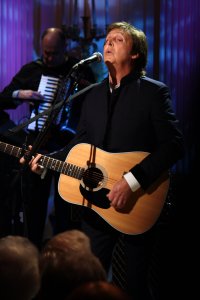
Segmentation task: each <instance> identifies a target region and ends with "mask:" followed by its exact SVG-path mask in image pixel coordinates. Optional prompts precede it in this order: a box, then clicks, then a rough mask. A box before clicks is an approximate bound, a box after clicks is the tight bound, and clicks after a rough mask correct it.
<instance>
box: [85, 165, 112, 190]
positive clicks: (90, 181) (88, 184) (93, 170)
mask: <svg viewBox="0 0 200 300" xmlns="http://www.w3.org/2000/svg"><path fill="white" fill-rule="evenodd" d="M84 169H85V171H84V173H83V176H82V179H81V182H80V184H81V186H82V187H83V188H84V189H86V190H87V191H94V192H96V191H99V190H100V189H102V188H105V187H106V184H107V181H108V174H107V172H106V170H105V169H104V168H103V167H102V166H100V165H98V164H93V163H91V164H90V165H87V166H85V167H84Z"/></svg>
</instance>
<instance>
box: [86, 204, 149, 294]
mask: <svg viewBox="0 0 200 300" xmlns="http://www.w3.org/2000/svg"><path fill="white" fill-rule="evenodd" d="M82 229H83V231H84V232H85V233H86V234H87V235H88V236H89V237H90V239H91V244H92V250H93V252H94V254H95V255H97V257H99V259H100V261H101V262H102V264H103V266H104V267H105V269H106V271H107V272H108V271H109V269H110V266H111V262H112V261H113V260H112V258H113V255H115V254H114V253H115V250H116V248H115V247H116V245H117V242H118V240H119V238H123V247H124V249H123V256H124V257H123V259H124V268H125V270H124V271H125V272H124V276H125V287H124V289H125V290H126V292H127V293H128V294H129V295H130V296H131V297H132V298H133V299H135V300H150V299H153V298H152V297H151V289H150V287H149V267H150V259H151V255H152V246H153V244H154V243H153V241H154V233H153V231H149V232H148V233H145V234H141V235H136V236H132V235H123V236H122V234H121V233H119V232H117V231H116V230H114V229H113V228H112V227H111V226H110V225H108V224H107V223H105V222H104V221H103V219H101V218H100V217H99V216H98V215H97V214H96V213H95V212H93V211H91V210H90V211H89V209H88V211H87V212H85V213H84V221H83V224H82ZM122 273H123V272H122Z"/></svg>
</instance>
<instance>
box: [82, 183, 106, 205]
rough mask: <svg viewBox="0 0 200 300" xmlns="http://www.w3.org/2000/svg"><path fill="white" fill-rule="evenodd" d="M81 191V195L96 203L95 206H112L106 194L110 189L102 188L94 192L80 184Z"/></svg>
mask: <svg viewBox="0 0 200 300" xmlns="http://www.w3.org/2000/svg"><path fill="white" fill-rule="evenodd" d="M80 192H81V195H82V196H83V197H84V198H85V199H87V200H88V202H90V203H91V204H94V205H95V206H97V207H100V208H110V201H109V200H108V198H107V197H106V195H107V194H108V193H109V190H108V189H106V188H103V189H101V190H98V191H95V192H93V191H89V190H86V189H85V188H84V187H83V186H82V185H80Z"/></svg>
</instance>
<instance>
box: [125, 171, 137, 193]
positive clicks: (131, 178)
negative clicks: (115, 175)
mask: <svg viewBox="0 0 200 300" xmlns="http://www.w3.org/2000/svg"><path fill="white" fill-rule="evenodd" d="M124 178H125V179H126V181H127V183H128V185H129V186H130V188H131V190H132V192H135V191H136V190H138V189H139V188H140V184H139V182H138V181H137V179H136V178H135V176H133V174H132V173H131V172H128V173H126V174H125V175H124Z"/></svg>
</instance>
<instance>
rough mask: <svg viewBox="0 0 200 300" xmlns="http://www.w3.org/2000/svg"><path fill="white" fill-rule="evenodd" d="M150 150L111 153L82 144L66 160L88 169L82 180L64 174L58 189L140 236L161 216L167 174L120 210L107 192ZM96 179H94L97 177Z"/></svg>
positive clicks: (122, 229) (118, 228)
mask: <svg viewBox="0 0 200 300" xmlns="http://www.w3.org/2000/svg"><path fill="white" fill-rule="evenodd" d="M147 155H149V153H148V152H137V151H136V152H125V153H109V152H106V151H103V150H101V149H99V148H96V147H94V146H92V145H90V144H84V143H83V144H78V145H76V146H75V147H73V148H72V149H71V151H70V152H69V154H68V156H67V158H66V163H67V164H72V165H76V166H78V167H81V168H84V169H85V175H84V176H83V179H82V180H77V179H76V178H73V177H71V176H66V175H64V174H60V178H59V182H58V191H59V194H60V196H61V197H62V198H63V199H64V200H65V201H67V202H69V203H72V204H77V205H81V206H85V207H88V208H89V209H92V210H93V211H95V212H96V213H97V214H98V215H99V216H100V217H102V218H103V219H104V220H105V221H106V222H107V223H109V224H110V225H111V226H112V227H113V228H115V229H116V230H118V231H120V232H122V233H126V234H131V235H136V234H141V233H144V232H146V231H147V230H149V229H150V228H151V227H152V226H153V225H154V223H155V222H156V220H157V219H158V217H159V215H160V213H161V211H162V208H163V205H164V202H165V199H166V196H167V192H168V188H169V177H168V174H167V173H166V174H163V176H161V177H160V178H159V179H158V180H157V181H156V182H155V183H154V184H153V185H152V186H151V187H150V188H149V189H148V190H147V191H145V192H144V191H143V190H142V189H139V190H138V191H136V192H134V193H133V194H132V198H131V199H130V200H129V202H128V203H127V205H126V206H125V208H123V209H120V210H116V209H114V208H113V207H111V206H110V205H109V200H108V199H107V197H106V195H107V194H108V192H109V190H110V189H111V188H112V186H113V185H114V184H115V183H116V182H117V181H118V180H120V179H121V178H122V176H123V174H124V173H126V172H128V171H129V170H130V169H131V168H132V167H133V166H134V165H136V164H138V163H139V162H140V161H142V160H143V159H144V158H145V157H146V156H147ZM93 179H94V180H93Z"/></svg>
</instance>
